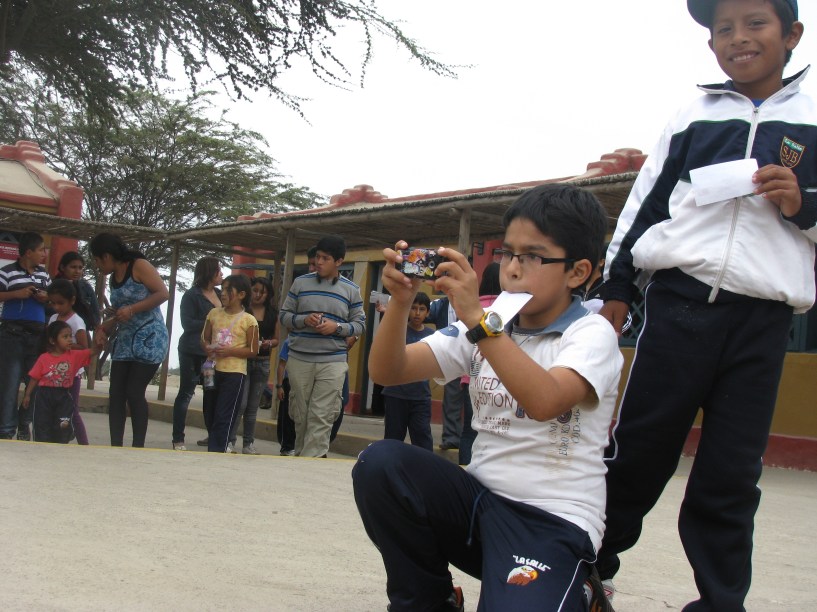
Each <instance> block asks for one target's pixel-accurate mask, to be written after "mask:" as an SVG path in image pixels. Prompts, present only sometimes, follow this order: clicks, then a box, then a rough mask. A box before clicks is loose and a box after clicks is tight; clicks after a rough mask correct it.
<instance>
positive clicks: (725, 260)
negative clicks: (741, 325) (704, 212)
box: [708, 104, 760, 304]
mask: <svg viewBox="0 0 817 612" xmlns="http://www.w3.org/2000/svg"><path fill="white" fill-rule="evenodd" d="M752 106H753V108H752V125H751V127H750V128H749V139H748V142H747V143H746V151H745V153H744V155H743V158H744V159H749V157H750V156H751V155H752V147H753V146H754V142H755V134H756V133H757V124H758V121H759V115H760V109H759V108H758V107H757V106H754V104H753V105H752ZM742 204H743V198H742V197H740V198H735V209H734V210H733V211H732V224H731V226H730V227H729V238H728V239H727V240H726V245H725V246H724V249H723V255H722V256H721V267H720V270H718V275H717V276H716V277H715V282H714V283H713V284H712V291H710V292H709V300H708V301H709V303H710V304H711V303H712V302H714V301H715V298H717V297H718V291H720V288H721V283H722V282H723V277H724V275H725V274H726V268H727V266H728V265H729V258H730V256H731V254H732V242H733V240H734V238H735V228H737V225H738V216H739V215H740V208H741V205H742Z"/></svg>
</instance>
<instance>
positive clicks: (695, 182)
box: [689, 159, 757, 206]
mask: <svg viewBox="0 0 817 612" xmlns="http://www.w3.org/2000/svg"><path fill="white" fill-rule="evenodd" d="M755 172H757V160H756V159H739V160H737V161H731V162H724V163H722V164H713V165H711V166H704V167H703V168H696V169H695V170H690V171H689V178H690V180H691V181H692V192H693V194H694V195H695V203H696V204H697V205H698V206H706V205H707V204H714V203H715V202H723V201H725V200H731V199H732V198H739V197H741V196H745V195H751V194H753V193H754V191H755V189H756V188H757V185H755V183H754V182H753V181H752V176H754V174H755Z"/></svg>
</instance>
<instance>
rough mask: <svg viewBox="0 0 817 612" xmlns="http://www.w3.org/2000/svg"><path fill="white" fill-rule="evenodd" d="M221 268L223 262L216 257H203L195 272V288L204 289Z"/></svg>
mask: <svg viewBox="0 0 817 612" xmlns="http://www.w3.org/2000/svg"><path fill="white" fill-rule="evenodd" d="M220 267H221V262H220V261H219V260H218V259H217V258H215V257H202V258H201V259H199V260H198V261H197V262H196V268H195V269H194V270H193V286H194V287H198V288H199V289H204V288H205V287H206V286H207V285H208V283H209V282H210V281H211V280H213V277H214V276H215V275H216V273H217V272H218V269H219V268H220Z"/></svg>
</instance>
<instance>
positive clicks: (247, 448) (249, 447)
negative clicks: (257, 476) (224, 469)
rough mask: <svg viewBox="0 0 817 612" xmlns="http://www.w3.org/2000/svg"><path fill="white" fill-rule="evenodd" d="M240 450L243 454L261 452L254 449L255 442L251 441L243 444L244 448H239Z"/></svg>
mask: <svg viewBox="0 0 817 612" xmlns="http://www.w3.org/2000/svg"><path fill="white" fill-rule="evenodd" d="M241 452H242V453H244V454H245V455H260V454H261V453H259V452H258V451H257V450H256V448H255V444H253V443H252V442H250V443H249V444H245V445H244V448H243V449H241Z"/></svg>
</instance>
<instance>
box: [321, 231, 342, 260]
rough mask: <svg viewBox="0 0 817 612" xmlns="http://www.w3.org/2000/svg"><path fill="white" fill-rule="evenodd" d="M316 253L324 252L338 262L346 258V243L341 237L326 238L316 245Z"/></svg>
mask: <svg viewBox="0 0 817 612" xmlns="http://www.w3.org/2000/svg"><path fill="white" fill-rule="evenodd" d="M315 251H316V252H317V251H323V252H324V253H326V254H328V255H331V256H332V259H335V260H338V259H343V258H344V257H346V241H345V240H344V239H343V238H341V237H340V236H324V237H323V238H321V239H320V240H318V244H316V245H315Z"/></svg>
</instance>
